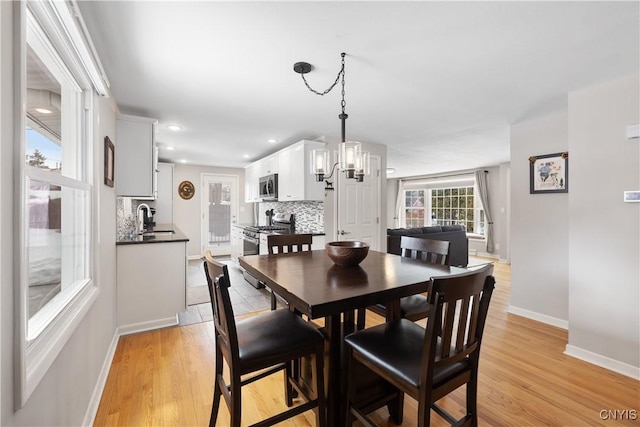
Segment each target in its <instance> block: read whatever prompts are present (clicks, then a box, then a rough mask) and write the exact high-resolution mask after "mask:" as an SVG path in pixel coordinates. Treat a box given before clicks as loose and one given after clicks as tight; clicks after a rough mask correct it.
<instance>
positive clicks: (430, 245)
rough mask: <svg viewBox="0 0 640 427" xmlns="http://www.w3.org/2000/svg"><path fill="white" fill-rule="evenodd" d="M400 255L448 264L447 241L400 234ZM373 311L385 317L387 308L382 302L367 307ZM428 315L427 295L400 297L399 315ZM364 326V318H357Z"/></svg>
mask: <svg viewBox="0 0 640 427" xmlns="http://www.w3.org/2000/svg"><path fill="white" fill-rule="evenodd" d="M400 251H401V256H403V257H407V258H413V259H418V260H421V261H424V262H429V263H432V264H442V265H449V242H448V241H446V240H432V239H422V238H420V237H409V236H402V239H401V240H400ZM368 309H369V310H371V311H373V312H374V313H377V314H379V315H380V316H382V317H385V315H386V312H387V308H386V306H385V305H384V304H376V305H374V306H371V307H368ZM428 315H429V303H428V301H427V297H426V296H424V295H422V294H416V295H410V296H408V297H404V298H400V316H401V317H404V318H406V319H409V320H413V321H416V320H420V319H424V318H425V317H427V316H428ZM363 327H364V319H362V317H360V318H359V319H358V329H362V328H363Z"/></svg>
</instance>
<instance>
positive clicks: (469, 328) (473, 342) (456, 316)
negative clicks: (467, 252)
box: [422, 264, 495, 380]
mask: <svg viewBox="0 0 640 427" xmlns="http://www.w3.org/2000/svg"><path fill="white" fill-rule="evenodd" d="M492 273H493V265H492V264H487V265H485V266H483V267H482V268H481V269H477V270H474V271H470V272H468V273H466V274H463V275H459V276H454V277H448V278H441V279H438V278H434V279H432V280H431V283H430V285H429V293H428V298H429V303H430V305H431V314H430V315H429V317H428V320H427V334H426V335H425V342H424V351H425V353H424V354H425V356H426V357H425V358H424V359H423V366H422V370H423V371H422V375H423V376H422V378H426V379H427V380H431V376H432V374H433V369H435V368H437V367H442V366H445V365H448V364H452V363H456V362H458V361H460V360H463V359H464V358H466V357H472V358H473V357H476V359H475V362H477V355H478V354H479V350H480V342H481V339H482V332H483V330H484V323H485V320H486V317H487V312H488V309H489V301H490V300H491V294H492V292H493V288H494V285H495V279H494V278H493V276H491V274H492Z"/></svg>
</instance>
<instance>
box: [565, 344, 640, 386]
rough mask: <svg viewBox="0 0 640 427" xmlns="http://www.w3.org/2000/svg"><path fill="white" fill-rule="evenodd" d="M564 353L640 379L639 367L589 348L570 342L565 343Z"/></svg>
mask: <svg viewBox="0 0 640 427" xmlns="http://www.w3.org/2000/svg"><path fill="white" fill-rule="evenodd" d="M564 354H566V355H567V356H571V357H575V358H576V359H580V360H584V361H585V362H588V363H591V364H593V365H596V366H600V367H601V368H604V369H608V370H610V371H613V372H617V373H619V374H622V375H624V376H627V377H630V378H633V379H634V380H640V367H638V366H633V365H629V364H628V363H624V362H621V361H619V360H615V359H611V358H610V357H607V356H603V355H601V354H598V353H593V352H591V351H589V350H585V349H583V348H580V347H576V346H574V345H570V344H567V346H566V347H565V350H564Z"/></svg>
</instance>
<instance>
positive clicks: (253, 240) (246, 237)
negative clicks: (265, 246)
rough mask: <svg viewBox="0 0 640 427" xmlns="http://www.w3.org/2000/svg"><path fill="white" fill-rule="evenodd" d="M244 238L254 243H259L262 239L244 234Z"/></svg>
mask: <svg viewBox="0 0 640 427" xmlns="http://www.w3.org/2000/svg"><path fill="white" fill-rule="evenodd" d="M242 240H246V241H247V242H249V243H253V244H254V245H259V244H260V240H258V239H256V238H253V237H251V236H246V235H243V236H242Z"/></svg>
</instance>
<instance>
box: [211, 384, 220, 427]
mask: <svg viewBox="0 0 640 427" xmlns="http://www.w3.org/2000/svg"><path fill="white" fill-rule="evenodd" d="M221 395H222V392H221V391H220V387H219V385H218V380H217V379H216V380H215V384H214V385H213V405H212V406H211V417H210V418H209V427H214V426H215V425H216V421H217V420H218V410H219V409H220V396H221Z"/></svg>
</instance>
